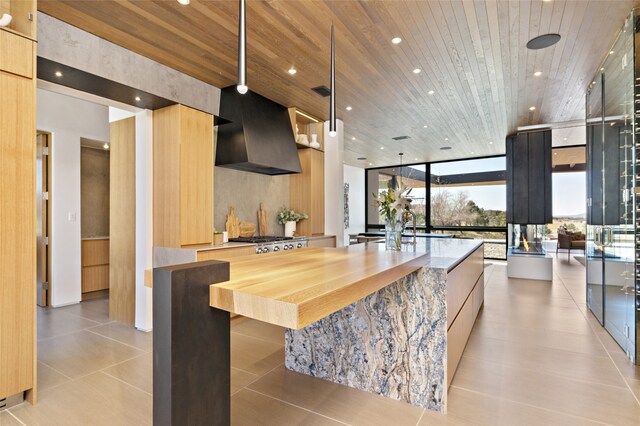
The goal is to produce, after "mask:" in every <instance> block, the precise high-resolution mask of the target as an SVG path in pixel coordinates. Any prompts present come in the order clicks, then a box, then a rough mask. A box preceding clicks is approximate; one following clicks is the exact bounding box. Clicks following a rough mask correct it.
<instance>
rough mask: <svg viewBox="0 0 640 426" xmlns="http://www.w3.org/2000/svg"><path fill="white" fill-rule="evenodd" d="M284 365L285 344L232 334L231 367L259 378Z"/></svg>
mask: <svg viewBox="0 0 640 426" xmlns="http://www.w3.org/2000/svg"><path fill="white" fill-rule="evenodd" d="M283 363H284V342H283V343H282V344H278V343H273V342H270V341H267V340H263V339H257V338H255V337H250V336H245V335H244V334H237V333H231V366H232V367H236V368H239V369H241V370H244V371H248V372H249V373H253V374H257V375H259V376H261V375H263V374H265V373H267V372H269V371H271V370H273V369H274V368H276V367H277V366H278V365H280V364H283Z"/></svg>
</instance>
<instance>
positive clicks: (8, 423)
mask: <svg viewBox="0 0 640 426" xmlns="http://www.w3.org/2000/svg"><path fill="white" fill-rule="evenodd" d="M22 425H24V423H22V422H20V421H19V420H18V419H16V418H15V417H13V416H12V415H11V414H9V412H8V411H0V426H22Z"/></svg>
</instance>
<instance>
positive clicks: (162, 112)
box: [153, 105, 215, 247]
mask: <svg viewBox="0 0 640 426" xmlns="http://www.w3.org/2000/svg"><path fill="white" fill-rule="evenodd" d="M213 137H214V136H213V116H212V115H210V114H207V113H204V112H201V111H197V110H194V109H192V108H188V107H186V106H184V105H173V106H170V107H166V108H162V109H159V110H156V111H154V112H153V193H154V197H153V215H154V218H153V226H154V229H153V240H154V245H155V246H158V247H183V246H188V245H194V244H210V243H211V242H212V239H213V170H214V168H213V164H214V158H215V157H214V139H213Z"/></svg>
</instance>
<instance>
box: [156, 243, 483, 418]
mask: <svg viewBox="0 0 640 426" xmlns="http://www.w3.org/2000/svg"><path fill="white" fill-rule="evenodd" d="M225 267H226V268H228V269H224V268H225ZM203 268H205V269H206V268H208V269H209V272H207V271H205V269H203ZM207 274H212V275H211V277H210V278H209V277H208V275H207ZM225 274H226V275H225ZM214 275H215V276H216V277H217V278H218V279H213V278H214V277H213V276H214ZM227 278H228V279H227ZM207 282H208V283H207ZM198 283H199V284H198ZM185 285H189V286H191V285H194V286H200V287H201V286H203V285H206V286H207V287H208V296H209V305H210V307H211V308H212V309H209V310H208V312H207V311H206V310H204V311H203V315H204V316H203V317H202V318H200V320H205V321H208V322H212V327H211V330H217V331H216V335H215V336H214V335H207V334H205V333H207V331H206V329H207V327H204V326H203V325H202V324H200V323H198V324H199V325H198V327H199V329H200V330H199V331H197V332H196V331H194V330H190V329H189V328H188V327H185V328H184V330H185V332H186V333H187V334H189V335H191V336H192V337H191V339H192V343H191V344H192V345H198V346H203V347H202V348H200V349H195V352H200V351H202V353H200V354H199V355H198V353H195V354H194V353H189V354H186V353H185V352H184V351H180V350H179V348H180V347H184V346H185V345H188V344H189V342H185V341H184V339H185V336H182V337H181V338H180V339H181V341H180V342H178V341H176V342H170V340H171V334H172V333H171V332H170V331H169V332H168V334H169V336H166V335H165V334H166V332H165V331H163V330H160V329H158V326H159V325H160V324H156V315H158V316H159V317H161V318H159V322H160V323H162V321H163V320H164V321H165V323H166V322H167V321H166V315H171V321H170V322H181V321H186V322H187V323H189V324H192V325H193V324H194V321H195V319H188V318H186V317H188V316H190V315H192V314H195V311H194V312H191V311H192V309H191V308H187V307H185V306H183V307H178V306H177V305H176V306H173V305H171V303H169V305H170V308H171V307H173V308H175V309H173V310H172V312H169V313H167V312H163V309H164V310H166V307H167V303H166V302H167V300H169V299H167V297H169V298H170V299H171V297H170V296H171V294H170V293H171V291H169V292H167V290H166V289H170V290H172V291H173V292H176V291H182V290H181V289H184V287H185ZM158 286H160V287H163V288H165V290H162V289H159V288H157V287H158ZM200 287H199V288H200ZM154 288H155V289H154V328H155V330H156V332H155V333H154V335H155V336H157V337H155V336H154V421H155V419H156V418H158V419H160V418H171V417H172V416H170V415H169V414H168V413H166V412H165V413H157V414H158V416H156V405H159V406H162V407H166V406H167V400H166V398H169V399H172V397H171V395H170V394H171V393H173V392H175V394H174V397H175V398H179V399H180V400H181V401H183V402H182V403H180V404H178V405H179V406H180V408H178V405H174V407H176V408H175V409H176V410H185V409H186V408H184V405H183V403H184V400H185V397H184V396H178V394H179V393H180V392H178V391H177V390H176V389H174V390H173V392H169V393H167V392H165V393H164V395H165V396H164V400H163V399H162V398H161V396H162V395H163V393H162V392H158V393H157V395H158V399H156V392H155V391H156V388H155V386H156V384H157V385H158V386H162V385H163V381H162V380H160V381H156V374H161V373H162V372H161V371H157V372H156V369H157V368H158V369H161V368H163V367H164V368H165V369H167V368H169V369H172V368H173V370H172V372H173V374H172V375H168V374H167V372H166V371H165V380H164V384H165V385H167V380H168V381H169V382H168V384H171V383H174V384H175V382H176V380H178V378H179V375H180V372H181V371H182V373H183V374H184V375H185V377H182V378H179V379H180V381H181V383H182V385H183V386H185V387H186V386H187V383H188V382H189V380H190V379H191V380H192V381H193V382H194V383H192V384H190V385H189V386H191V385H194V386H197V384H196V382H197V383H199V384H202V383H203V382H204V383H205V384H206V386H205V388H206V387H208V389H209V391H207V390H206V389H202V391H200V392H198V394H199V395H200V397H199V398H198V399H202V396H203V395H209V397H210V398H214V395H215V398H217V399H216V400H217V403H218V404H220V405H219V406H218V407H217V409H216V410H215V411H216V416H214V417H215V419H218V420H216V422H219V424H227V423H228V409H227V417H224V416H220V414H221V411H220V410H222V409H224V407H228V405H227V403H226V402H225V401H228V398H227V399H226V400H225V399H223V400H219V398H222V397H223V395H224V394H225V390H226V391H228V381H229V379H228V371H227V373H226V375H225V374H224V371H226V370H228V367H229V353H228V350H229V349H228V348H229V342H228V339H229V337H228V334H229V333H228V327H229V325H228V324H229V315H228V313H227V314H226V315H224V313H225V311H226V312H235V313H237V314H239V315H244V316H247V317H250V318H254V319H257V320H260V321H265V322H269V323H272V324H277V325H281V326H283V327H286V328H287V331H286V348H285V351H286V356H285V357H286V366H287V368H289V369H290V370H293V371H297V372H300V373H303V374H308V375H312V376H315V377H320V378H323V379H325V380H331V381H333V382H336V383H340V384H344V385H348V386H352V387H356V388H359V389H363V390H367V391H370V392H375V393H378V394H381V395H384V396H387V397H391V398H395V399H401V400H404V401H407V402H409V403H411V404H414V405H419V406H422V407H425V408H428V409H431V410H436V411H441V412H445V411H446V394H447V387H448V384H449V383H450V382H451V378H452V377H453V373H454V372H455V368H456V366H457V364H458V361H459V359H460V357H461V355H462V350H463V349H464V346H465V344H466V341H467V338H468V336H469V333H470V331H471V327H472V326H473V323H474V321H475V317H476V315H477V313H478V311H479V309H480V307H481V305H482V301H483V295H484V279H483V245H482V242H481V241H476V240H461V239H430V238H426V239H419V240H418V243H417V245H416V246H412V245H406V246H404V247H403V250H402V251H401V252H389V251H385V250H384V245H383V244H373V245H368V246H364V245H357V246H350V247H347V248H340V249H332V248H307V249H300V250H295V251H292V252H282V253H274V254H269V255H262V256H257V257H256V256H243V257H238V258H235V259H231V260H230V262H229V264H227V263H223V262H201V263H195V264H189V265H178V266H174V267H167V268H159V269H156V270H155V271H154ZM194 288H195V287H194ZM156 293H158V296H159V298H160V299H162V298H163V297H164V300H165V303H164V304H163V302H162V301H161V300H158V303H156ZM196 293H197V294H199V295H202V294H204V293H203V291H202V290H198V291H197V292H196ZM196 293H194V294H196ZM198 297H202V296H198ZM173 300H174V301H175V300H180V302H181V303H184V301H185V300H186V298H185V297H184V296H178V297H175V296H174V298H173ZM198 303H202V301H199V302H198ZM156 304H157V305H158V308H159V309H156ZM199 306H200V307H201V305H199ZM185 308H187V309H186V310H185ZM176 309H177V310H179V312H180V313H181V314H183V316H184V317H185V318H180V317H179V315H175V314H176ZM198 309H200V308H198ZM187 312H188V313H187ZM213 323H215V324H213ZM176 329H177V328H176V327H175V324H173V328H169V330H176ZM224 330H226V332H224ZM159 332H160V333H159ZM225 333H226V334H225ZM174 334H175V332H174ZM176 339H177V336H176ZM156 342H158V348H156ZM207 346H208V348H206V347H207ZM172 347H173V351H174V352H172V353H173V354H174V356H173V357H172V358H171V359H172V360H174V361H175V360H176V358H177V356H182V357H185V356H187V357H191V358H192V359H191V360H190V361H189V360H186V361H185V362H182V363H180V366H178V367H177V369H176V366H175V365H174V366H171V365H170V364H171V363H168V364H167V363H165V364H164V365H157V366H156V362H155V360H156V359H157V357H156V356H157V355H160V356H161V355H162V353H161V352H162V351H164V352H166V351H171V350H172ZM156 352H158V353H156ZM194 363H199V364H198V365H195V364H194ZM160 364H162V363H160ZM193 369H197V370H198V371H199V372H200V373H201V374H200V375H199V376H197V377H196V376H193V374H192V373H191V374H190V372H191V371H192V370H193ZM208 375H211V377H210V378H209V379H207V380H203V376H208ZM214 376H215V377H214ZM185 380H186V381H185ZM193 392H194V391H193V389H191V390H190V391H189V393H192V394H193ZM227 394H228V392H227ZM206 399H207V398H205V400H206ZM193 404H194V402H193V401H192V402H190V403H189V404H188V405H190V406H191V412H192V413H193V412H198V410H200V412H201V413H203V414H202V415H203V416H205V417H207V418H208V419H209V422H210V423H211V421H212V419H213V417H211V416H212V415H213V414H205V413H207V409H209V410H214V408H213V405H215V404H208V405H207V404H205V405H204V406H201V407H200V408H199V409H196V407H193ZM196 404H197V403H196ZM168 405H169V406H172V404H168ZM194 410H195V411H194ZM165 411H166V410H165Z"/></svg>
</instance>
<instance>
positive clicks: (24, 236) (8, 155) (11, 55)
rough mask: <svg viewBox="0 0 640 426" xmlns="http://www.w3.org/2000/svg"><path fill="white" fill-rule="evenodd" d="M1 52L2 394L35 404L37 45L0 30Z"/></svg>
mask: <svg viewBox="0 0 640 426" xmlns="http://www.w3.org/2000/svg"><path fill="white" fill-rule="evenodd" d="M5 4H6V3H4V2H3V5H5ZM0 52H1V53H0V98H1V102H0V176H1V177H2V178H1V179H0V194H2V197H0V236H1V237H0V271H2V273H0V398H4V397H6V396H9V395H14V394H17V393H20V392H23V391H28V392H27V399H28V400H30V401H32V402H35V386H36V378H35V376H36V375H35V356H36V330H35V314H36V310H35V309H36V303H35V302H36V199H35V193H36V121H35V112H36V111H35V109H36V108H35V107H36V99H35V96H36V86H35V79H33V78H30V77H31V76H35V74H36V73H35V43H34V42H33V41H31V40H29V39H25V38H23V37H21V36H19V35H17V34H14V33H12V32H9V31H6V30H4V29H0ZM27 68H28V69H27Z"/></svg>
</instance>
